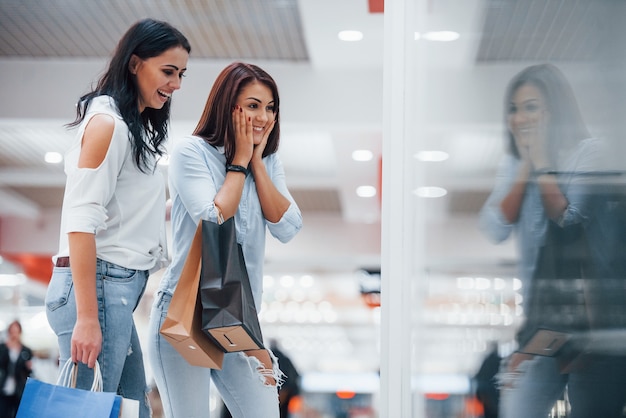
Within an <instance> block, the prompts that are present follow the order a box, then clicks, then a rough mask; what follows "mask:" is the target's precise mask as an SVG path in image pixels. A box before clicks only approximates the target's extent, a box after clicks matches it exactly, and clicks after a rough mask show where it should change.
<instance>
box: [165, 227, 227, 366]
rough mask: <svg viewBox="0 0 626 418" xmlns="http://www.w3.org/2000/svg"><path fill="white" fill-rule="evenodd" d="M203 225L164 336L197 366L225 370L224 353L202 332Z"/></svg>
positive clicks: (188, 258)
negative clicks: (200, 294)
mask: <svg viewBox="0 0 626 418" xmlns="http://www.w3.org/2000/svg"><path fill="white" fill-rule="evenodd" d="M202 247H203V245H202V222H201V223H200V224H199V225H198V228H197V229H196V234H195V235H194V238H193V242H192V243H191V247H189V253H188V254H187V259H186V260H185V265H184V266H183V270H182V272H181V274H180V278H179V279H178V284H177V285H176V290H175V291H174V295H173V296H172V300H171V301H170V306H169V309H168V310H167V316H166V318H165V321H163V325H162V326H161V330H160V332H161V335H163V337H164V338H165V339H166V340H167V341H168V342H169V343H170V344H171V345H172V346H173V347H174V348H175V349H176V351H178V352H179V353H180V355H181V356H183V357H184V358H185V360H187V362H188V363H189V364H191V365H193V366H200V367H208V368H212V369H221V368H222V361H223V360H224V352H223V351H222V350H221V349H220V348H219V347H217V346H216V345H215V343H214V342H213V340H212V339H211V338H209V337H208V336H207V335H205V334H204V333H203V332H202V328H201V327H202V322H201V321H202V318H201V317H202V306H201V305H200V299H199V295H198V286H199V283H200V269H201V266H202V260H201V258H202Z"/></svg>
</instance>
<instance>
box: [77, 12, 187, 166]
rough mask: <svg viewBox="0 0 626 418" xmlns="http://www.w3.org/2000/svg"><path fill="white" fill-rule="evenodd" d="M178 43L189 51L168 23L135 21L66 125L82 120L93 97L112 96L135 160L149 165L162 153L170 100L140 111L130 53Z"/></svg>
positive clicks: (146, 53)
mask: <svg viewBox="0 0 626 418" xmlns="http://www.w3.org/2000/svg"><path fill="white" fill-rule="evenodd" d="M177 46H180V47H182V48H184V49H185V50H187V52H191V46H190V44H189V41H188V40H187V38H186V37H185V36H184V35H183V34H182V33H181V32H180V31H179V30H177V29H176V28H174V27H173V26H171V25H170V24H169V23H167V22H163V21H159V20H154V19H143V20H140V21H138V22H136V23H135V24H134V25H133V26H131V27H130V28H129V29H128V31H127V32H126V33H125V34H124V36H122V38H121V39H120V41H119V43H118V44H117V48H116V49H115V52H114V54H113V57H112V58H111V61H110V63H109V67H108V69H107V70H106V72H105V73H104V75H103V76H102V77H101V78H100V80H99V81H98V83H97V85H96V87H95V88H94V89H93V90H92V91H91V92H89V93H87V94H85V95H83V96H82V97H81V98H80V100H79V103H78V105H77V106H76V119H75V120H74V121H73V122H72V123H69V124H68V125H67V126H70V127H73V126H77V125H79V124H80V123H81V122H82V121H83V120H84V118H85V114H86V112H87V109H88V107H89V104H90V103H91V101H92V100H93V99H94V98H95V97H98V96H102V95H107V96H111V97H112V98H113V99H114V100H115V102H116V104H117V107H118V110H119V112H120V115H121V116H122V119H124V122H126V124H127V125H128V131H129V133H128V139H129V140H130V143H131V146H132V151H133V157H134V161H135V164H136V165H137V167H138V168H139V169H140V170H141V171H145V170H146V169H148V168H150V167H148V161H149V158H148V157H149V156H150V155H158V156H161V155H163V147H162V146H163V143H164V142H165V141H166V139H167V129H168V124H169V118H170V102H171V101H170V100H168V101H167V102H166V103H165V104H164V105H163V107H162V108H161V109H153V108H149V107H146V108H145V110H144V111H143V112H142V113H139V107H138V104H137V100H138V95H139V88H138V86H137V80H136V76H135V75H133V74H132V73H131V72H130V71H129V64H130V60H131V57H132V56H133V55H136V56H137V57H139V58H140V59H142V60H145V59H148V58H152V57H156V56H159V55H161V54H162V53H163V52H165V51H167V50H168V49H170V48H174V47H177ZM144 136H145V139H144ZM153 168H154V167H152V169H153Z"/></svg>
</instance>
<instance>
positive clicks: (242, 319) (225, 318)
mask: <svg viewBox="0 0 626 418" xmlns="http://www.w3.org/2000/svg"><path fill="white" fill-rule="evenodd" d="M200 299H201V301H202V329H203V330H204V332H205V333H207V335H210V336H211V337H212V338H213V339H214V340H215V341H216V342H217V343H218V344H219V345H220V346H221V347H222V348H223V349H224V351H227V352H232V351H244V350H256V349H261V348H263V336H262V335H261V326H260V325H259V318H258V315H257V310H256V307H255V304H254V299H253V297H252V288H251V287H250V279H249V277H248V271H247V270H246V264H245V260H244V256H243V251H242V249H241V245H240V244H239V243H238V242H237V236H236V230H235V218H234V217H233V218H229V219H228V220H226V221H225V222H223V223H221V224H216V223H214V222H210V221H203V222H202V269H201V274H200Z"/></svg>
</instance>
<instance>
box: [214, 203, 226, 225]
mask: <svg viewBox="0 0 626 418" xmlns="http://www.w3.org/2000/svg"><path fill="white" fill-rule="evenodd" d="M215 211H216V212H217V224H218V225H221V224H223V223H224V215H223V214H222V210H221V209H220V208H219V207H218V206H217V205H215Z"/></svg>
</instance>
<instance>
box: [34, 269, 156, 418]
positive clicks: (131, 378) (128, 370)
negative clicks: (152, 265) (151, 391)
mask: <svg viewBox="0 0 626 418" xmlns="http://www.w3.org/2000/svg"><path fill="white" fill-rule="evenodd" d="M147 281H148V272H147V271H140V270H131V269H127V268H124V267H121V266H118V265H116V264H113V263H109V262H106V261H103V260H100V259H98V260H97V267H96V294H97V298H98V317H99V320H100V328H101V330H102V351H101V352H100V355H99V356H98V362H99V363H100V368H101V370H102V381H103V389H104V391H105V392H116V393H118V394H119V395H121V396H123V397H125V398H129V399H136V400H138V401H139V405H140V408H139V409H140V410H139V417H140V418H149V417H150V415H151V411H150V405H149V404H148V399H147V393H148V386H147V384H146V373H145V370H144V364H143V353H142V351H141V346H140V344H139V338H138V336H137V330H136V329H135V322H134V320H133V311H134V310H135V308H136V307H137V304H138V303H139V299H140V298H141V296H142V295H143V292H144V290H145V287H146V283H147ZM46 314H47V316H48V322H49V323H50V326H51V327H52V329H53V330H54V332H55V334H56V335H57V337H58V341H59V354H60V364H65V362H66V361H67V359H68V358H70V357H71V340H72V332H73V330H74V325H75V323H76V299H75V297H74V285H73V282H72V272H71V271H70V268H69V267H55V268H54V271H53V273H52V279H51V280H50V284H49V286H48V292H47V294H46ZM92 381H93V370H91V369H89V368H87V365H85V364H83V363H80V364H79V370H78V381H77V384H76V387H78V388H81V389H89V388H90V387H91V383H92Z"/></svg>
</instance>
